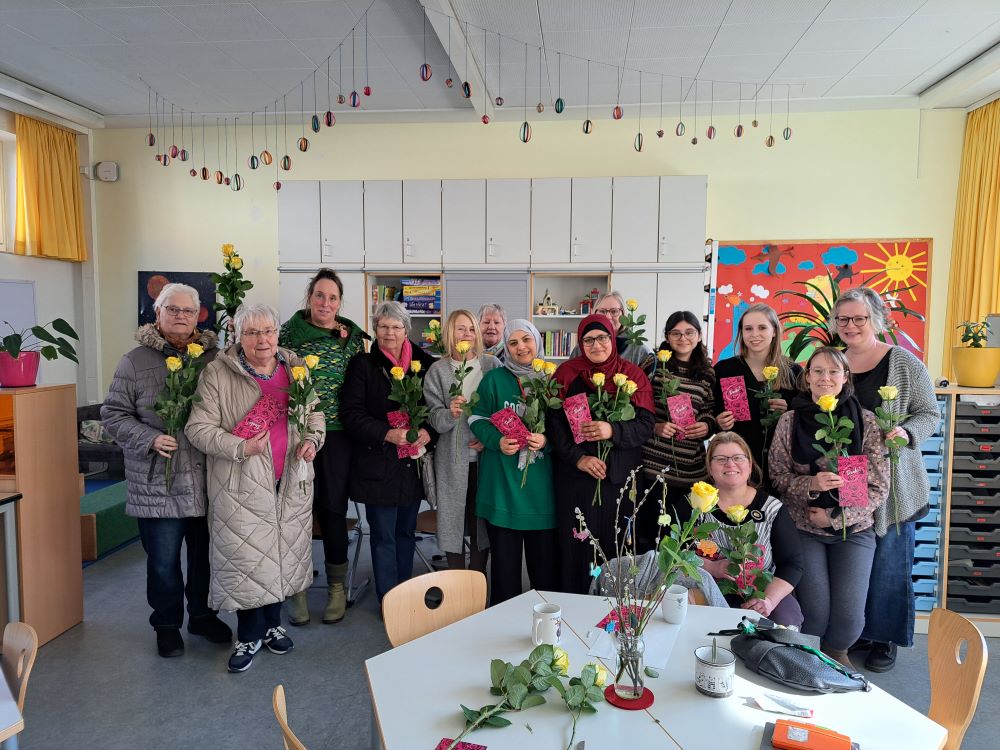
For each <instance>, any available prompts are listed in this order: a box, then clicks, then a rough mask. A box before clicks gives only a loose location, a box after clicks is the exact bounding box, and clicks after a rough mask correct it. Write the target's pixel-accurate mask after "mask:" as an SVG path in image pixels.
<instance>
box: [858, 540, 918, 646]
mask: <svg viewBox="0 0 1000 750" xmlns="http://www.w3.org/2000/svg"><path fill="white" fill-rule="evenodd" d="M915 527H916V524H915V523H914V522H913V521H909V522H906V523H900V524H899V534H898V535H897V534H896V526H895V524H893V525H890V526H889V530H888V531H887V532H886V534H885V536H881V537H878V538H877V539H876V540H875V560H874V562H873V563H872V575H871V582H870V583H869V585H868V603H867V604H866V605H865V630H864V632H863V633H862V634H861V637H862V638H867V639H869V640H872V641H878V642H880V643H895V644H896V645H897V646H912V645H913V621H914V619H915V615H916V613H915V611H914V601H913V545H914V533H915V531H916V529H915Z"/></svg>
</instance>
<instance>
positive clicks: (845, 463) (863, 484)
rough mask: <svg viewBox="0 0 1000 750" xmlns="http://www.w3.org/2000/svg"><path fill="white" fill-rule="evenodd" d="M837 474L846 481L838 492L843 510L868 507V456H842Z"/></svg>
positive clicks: (838, 461)
mask: <svg viewBox="0 0 1000 750" xmlns="http://www.w3.org/2000/svg"><path fill="white" fill-rule="evenodd" d="M837 474H839V475H840V478H841V479H843V480H844V483H843V484H842V485H841V486H840V489H839V490H838V495H839V496H840V507H841V508H866V507H867V506H868V456H841V457H840V458H839V459H837Z"/></svg>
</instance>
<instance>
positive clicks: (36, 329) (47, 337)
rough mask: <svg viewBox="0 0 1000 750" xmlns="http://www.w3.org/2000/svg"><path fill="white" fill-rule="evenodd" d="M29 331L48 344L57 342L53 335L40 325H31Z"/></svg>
mask: <svg viewBox="0 0 1000 750" xmlns="http://www.w3.org/2000/svg"><path fill="white" fill-rule="evenodd" d="M31 332H32V333H33V334H34V335H35V338H38V339H41V340H42V341H45V342H48V343H49V344H58V343H59V342H58V341H56V337H55V336H53V335H52V334H51V333H49V332H48V331H46V330H45V329H44V328H42V327H41V326H32V327H31Z"/></svg>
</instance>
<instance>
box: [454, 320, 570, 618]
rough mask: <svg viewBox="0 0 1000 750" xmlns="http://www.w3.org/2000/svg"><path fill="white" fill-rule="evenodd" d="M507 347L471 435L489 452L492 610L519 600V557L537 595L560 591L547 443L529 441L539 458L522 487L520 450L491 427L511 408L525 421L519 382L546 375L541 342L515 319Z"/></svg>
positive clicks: (484, 499) (482, 462) (485, 455)
mask: <svg viewBox="0 0 1000 750" xmlns="http://www.w3.org/2000/svg"><path fill="white" fill-rule="evenodd" d="M503 340H504V345H505V348H506V354H505V356H504V366H503V367H497V368H495V369H493V370H490V371H489V372H487V373H486V374H485V375H484V376H483V380H482V382H481V383H480V384H479V390H478V391H477V393H478V394H479V403H477V404H476V406H475V407H473V410H472V416H471V417H469V427H470V428H471V430H472V434H473V435H474V436H475V437H476V438H477V439H478V440H479V442H481V443H482V444H483V446H484V448H483V451H482V453H481V454H480V457H479V486H478V488H477V491H476V515H478V516H479V517H480V518H482V519H484V520H485V521H486V531H487V534H488V535H489V539H490V552H491V555H490V579H491V592H490V604H499V603H500V602H503V601H506V600H507V599H510V598H512V597H515V596H517V595H518V594H520V593H521V590H522V589H521V557H522V555H523V557H524V559H525V562H526V563H527V567H528V578H529V580H530V581H531V586H532V588H536V589H543V590H545V589H547V590H550V591H551V590H553V589H556V588H557V587H558V585H559V574H558V568H557V565H558V555H557V553H556V532H555V525H556V522H555V498H554V496H553V489H552V461H551V459H549V458H548V457H546V455H545V452H547V450H546V449H547V444H546V439H545V435H544V434H541V433H531V434H529V435H528V438H527V447H528V448H529V449H531V450H534V451H540V452H542V453H541V454H540V455H539V457H538V458H537V459H536V460H535V462H534V463H533V464H531V468H530V470H529V471H528V473H527V475H526V476H525V478H524V479H525V482H524V486H523V487H522V486H521V479H522V468H521V467H519V466H518V454H519V453H520V452H521V446H520V445H519V444H518V441H517V440H515V439H513V438H506V437H504V436H503V435H502V434H501V433H500V431H499V430H498V429H497V428H496V427H495V426H494V425H493V423H492V422H491V421H490V417H491V416H493V415H494V414H495V413H496V412H498V411H501V410H503V409H505V408H507V407H510V408H512V409H514V410H515V411H517V412H519V413H523V411H524V404H523V403H522V402H521V397H522V395H523V391H522V386H521V383H522V381H525V380H528V379H531V378H537V377H542V375H543V373H542V372H536V371H535V370H534V369H533V368H532V366H531V362H532V360H534V359H535V357H537V356H538V350H539V349H540V348H541V345H542V337H541V335H540V334H539V333H538V329H537V328H535V326H534V325H532V324H531V323H529V322H528V321H527V320H523V319H515V320H511V321H508V323H507V326H506V327H505V328H504V336H503ZM567 533H568V532H567Z"/></svg>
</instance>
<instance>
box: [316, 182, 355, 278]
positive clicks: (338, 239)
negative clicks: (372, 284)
mask: <svg viewBox="0 0 1000 750" xmlns="http://www.w3.org/2000/svg"><path fill="white" fill-rule="evenodd" d="M364 194H365V186H364V183H363V182H362V181H361V180H324V181H323V182H321V183H320V184H319V198H320V230H321V234H322V238H323V242H322V257H321V260H322V261H323V262H324V263H332V264H334V265H337V266H343V265H344V264H345V263H346V264H357V265H361V264H362V263H364V260H365V206H364Z"/></svg>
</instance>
